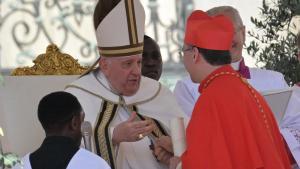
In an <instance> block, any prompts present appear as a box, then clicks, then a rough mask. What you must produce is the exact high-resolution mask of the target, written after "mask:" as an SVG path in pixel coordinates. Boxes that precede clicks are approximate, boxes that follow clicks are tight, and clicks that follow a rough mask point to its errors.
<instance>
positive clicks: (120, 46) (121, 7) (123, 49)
mask: <svg viewBox="0 0 300 169" xmlns="http://www.w3.org/2000/svg"><path fill="white" fill-rule="evenodd" d="M144 31H145V11H144V8H143V6H142V4H141V2H140V1H139V0H121V1H120V2H119V3H118V4H117V6H116V7H114V8H113V9H112V10H111V11H110V12H109V13H108V14H107V15H106V16H105V17H104V19H103V20H102V21H101V22H100V24H99V25H98V27H97V30H96V36H97V44H98V49H99V53H100V55H101V56H105V57H119V56H130V55H134V54H141V53H142V52H143V41H144Z"/></svg>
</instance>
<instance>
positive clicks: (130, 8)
mask: <svg viewBox="0 0 300 169" xmlns="http://www.w3.org/2000/svg"><path fill="white" fill-rule="evenodd" d="M126 2H127V3H128V12H129V23H130V28H131V30H129V31H131V35H132V42H133V44H137V43H138V42H137V34H136V25H135V24H134V23H135V22H136V21H135V17H134V11H133V10H134V8H133V5H134V4H133V2H132V0H127V1H126Z"/></svg>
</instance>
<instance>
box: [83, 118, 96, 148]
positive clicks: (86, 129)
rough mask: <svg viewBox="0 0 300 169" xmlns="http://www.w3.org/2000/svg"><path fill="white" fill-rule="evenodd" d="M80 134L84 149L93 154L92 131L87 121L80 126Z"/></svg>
mask: <svg viewBox="0 0 300 169" xmlns="http://www.w3.org/2000/svg"><path fill="white" fill-rule="evenodd" d="M81 133H82V137H83V141H84V147H85V149H87V150H89V151H90V152H93V150H92V142H91V136H92V133H93V129H92V125H91V123H90V122H89V121H84V122H83V123H82V124H81Z"/></svg>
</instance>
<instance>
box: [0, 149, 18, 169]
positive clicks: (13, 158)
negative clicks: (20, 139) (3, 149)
mask: <svg viewBox="0 0 300 169" xmlns="http://www.w3.org/2000/svg"><path fill="white" fill-rule="evenodd" d="M18 163H21V161H20V158H19V156H18V155H16V154H13V153H4V154H0V168H1V166H4V167H6V168H12V167H13V166H15V165H16V164H18ZM3 164H4V165H3Z"/></svg>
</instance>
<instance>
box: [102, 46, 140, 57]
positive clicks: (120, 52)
mask: <svg viewBox="0 0 300 169" xmlns="http://www.w3.org/2000/svg"><path fill="white" fill-rule="evenodd" d="M143 48H144V46H138V47H131V48H127V49H111V50H109V49H100V48H98V50H99V53H100V54H101V55H103V56H106V55H121V56H122V55H125V56H126V55H127V54H129V53H134V52H139V53H143Z"/></svg>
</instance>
